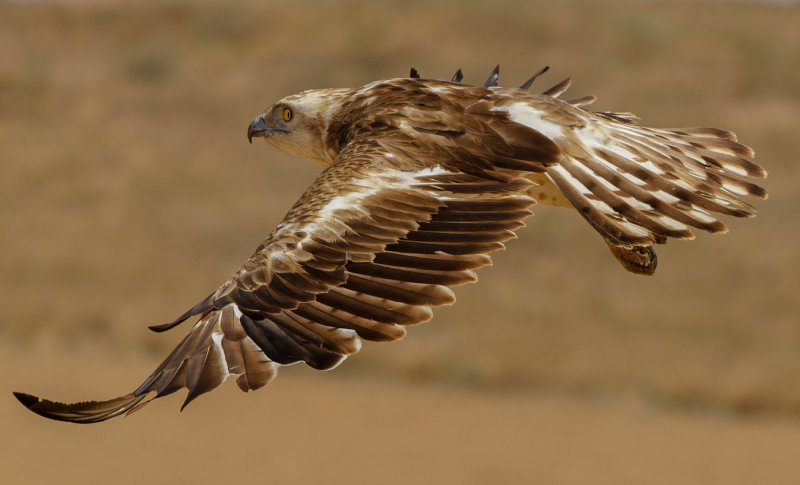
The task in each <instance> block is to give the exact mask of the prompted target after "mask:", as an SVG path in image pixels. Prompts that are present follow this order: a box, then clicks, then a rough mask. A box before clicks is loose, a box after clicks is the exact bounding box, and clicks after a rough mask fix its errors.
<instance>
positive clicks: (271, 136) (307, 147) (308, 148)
mask: <svg viewBox="0 0 800 485" xmlns="http://www.w3.org/2000/svg"><path fill="white" fill-rule="evenodd" d="M349 93H350V90H349V89H315V90H310V91H304V92H302V93H299V94H293V95H291V96H287V97H285V98H283V99H281V100H279V101H277V102H276V103H275V104H273V105H272V106H270V107H269V108H267V110H266V111H264V112H263V113H262V114H260V115H258V116H256V117H255V119H253V121H252V122H251V123H250V127H249V128H248V129H247V139H248V140H249V141H250V142H251V143H252V142H253V137H256V136H261V137H264V138H265V139H266V140H267V141H268V142H270V143H272V144H273V145H275V146H277V147H278V148H280V149H282V150H284V151H286V152H288V153H293V154H296V155H300V156H302V157H305V158H308V159H310V160H313V161H315V162H318V163H321V164H323V165H330V164H331V163H333V160H334V159H335V158H336V155H337V153H336V152H335V149H334V148H333V147H331V146H330V144H329V143H327V141H326V140H327V135H328V133H327V132H328V127H329V123H330V120H331V119H332V117H333V114H334V112H335V111H336V110H337V109H338V108H339V107H340V106H341V104H342V101H343V99H344V98H345V97H346V95H347V94H349Z"/></svg>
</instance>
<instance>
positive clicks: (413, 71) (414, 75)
mask: <svg viewBox="0 0 800 485" xmlns="http://www.w3.org/2000/svg"><path fill="white" fill-rule="evenodd" d="M408 77H411V78H414V79H419V71H417V70H416V69H414V68H413V67H412V68H411V72H410V73H409V75H408Z"/></svg>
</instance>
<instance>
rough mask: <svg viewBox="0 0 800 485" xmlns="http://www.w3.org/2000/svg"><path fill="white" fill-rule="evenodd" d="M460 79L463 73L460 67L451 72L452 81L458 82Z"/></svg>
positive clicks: (462, 77)
mask: <svg viewBox="0 0 800 485" xmlns="http://www.w3.org/2000/svg"><path fill="white" fill-rule="evenodd" d="M462 79H464V73H462V72H461V69H459V70H458V71H456V73H455V74H453V79H451V81H452V82H454V83H460V82H461V80H462Z"/></svg>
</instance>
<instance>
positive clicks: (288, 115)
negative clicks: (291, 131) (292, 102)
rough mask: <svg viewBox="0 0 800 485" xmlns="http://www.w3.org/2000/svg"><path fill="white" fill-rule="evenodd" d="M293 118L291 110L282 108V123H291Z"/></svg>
mask: <svg viewBox="0 0 800 485" xmlns="http://www.w3.org/2000/svg"><path fill="white" fill-rule="evenodd" d="M293 116H294V113H293V112H292V108H283V121H292V117H293Z"/></svg>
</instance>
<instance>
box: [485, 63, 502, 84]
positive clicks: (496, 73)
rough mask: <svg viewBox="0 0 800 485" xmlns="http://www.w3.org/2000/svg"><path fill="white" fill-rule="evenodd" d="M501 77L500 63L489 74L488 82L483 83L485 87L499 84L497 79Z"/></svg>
mask: <svg viewBox="0 0 800 485" xmlns="http://www.w3.org/2000/svg"><path fill="white" fill-rule="evenodd" d="M499 79H500V64H498V65H496V66H495V67H494V69H492V73H491V74H489V77H488V79H486V82H485V83H483V86H484V87H487V88H490V87H492V86H497V81H498V80H499Z"/></svg>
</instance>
